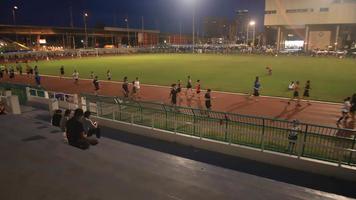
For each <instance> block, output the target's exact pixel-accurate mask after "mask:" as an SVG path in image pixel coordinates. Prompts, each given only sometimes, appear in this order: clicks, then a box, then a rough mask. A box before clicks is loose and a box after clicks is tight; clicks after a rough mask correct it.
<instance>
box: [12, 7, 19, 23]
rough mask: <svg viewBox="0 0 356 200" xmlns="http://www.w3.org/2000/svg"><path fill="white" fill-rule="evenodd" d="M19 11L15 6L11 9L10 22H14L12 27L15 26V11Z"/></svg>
mask: <svg viewBox="0 0 356 200" xmlns="http://www.w3.org/2000/svg"><path fill="white" fill-rule="evenodd" d="M18 9H19V7H17V6H14V7H13V8H12V20H13V22H14V25H16V11H17V10H18Z"/></svg>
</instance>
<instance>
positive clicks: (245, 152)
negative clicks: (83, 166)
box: [93, 116, 356, 181]
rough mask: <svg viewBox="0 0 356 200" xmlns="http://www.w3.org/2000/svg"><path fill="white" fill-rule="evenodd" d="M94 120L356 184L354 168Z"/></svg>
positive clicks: (142, 127) (133, 125) (134, 132)
mask: <svg viewBox="0 0 356 200" xmlns="http://www.w3.org/2000/svg"><path fill="white" fill-rule="evenodd" d="M93 118H94V119H95V120H96V121H98V122H99V124H101V125H102V126H106V127H109V128H113V129H117V130H121V131H126V132H129V133H133V134H138V135H142V136H146V137H152V138H157V139H160V140H165V141H169V142H177V143H179V144H183V145H188V146H194V147H196V148H201V149H205V150H208V151H213V152H218V153H222V154H227V155H232V156H236V157H240V158H245V159H249V160H254V161H258V162H263V163H268V164H271V165H276V166H282V167H286V168H290V169H295V170H299V171H305V172H310V173H314V174H319V175H323V176H328V177H334V178H338V179H343V180H349V181H356V168H354V167H349V166H338V164H334V163H330V162H323V161H319V160H314V159H308V158H300V159H298V158H297V157H296V156H289V155H286V154H281V153H276V152H271V151H263V152H262V151H261V150H260V149H255V148H250V147H245V146H240V145H234V144H231V145H229V144H228V143H224V142H218V141H213V140H208V139H200V138H198V137H194V136H189V135H183V134H179V133H173V132H169V131H164V130H159V129H152V128H149V127H144V126H139V125H135V124H130V123H125V122H118V121H113V120H109V119H104V118H99V117H95V116H93Z"/></svg>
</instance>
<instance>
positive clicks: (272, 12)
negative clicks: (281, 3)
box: [265, 10, 277, 15]
mask: <svg viewBox="0 0 356 200" xmlns="http://www.w3.org/2000/svg"><path fill="white" fill-rule="evenodd" d="M265 14H266V15H271V14H277V10H266V11H265Z"/></svg>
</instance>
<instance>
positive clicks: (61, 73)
mask: <svg viewBox="0 0 356 200" xmlns="http://www.w3.org/2000/svg"><path fill="white" fill-rule="evenodd" d="M59 74H60V75H59V78H62V77H63V76H64V66H63V65H62V66H61V68H60V69H59Z"/></svg>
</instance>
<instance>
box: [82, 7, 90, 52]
mask: <svg viewBox="0 0 356 200" xmlns="http://www.w3.org/2000/svg"><path fill="white" fill-rule="evenodd" d="M88 16H89V15H88V13H86V12H85V13H84V14H83V20H84V32H85V43H84V48H87V47H88V31H87V18H88Z"/></svg>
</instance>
